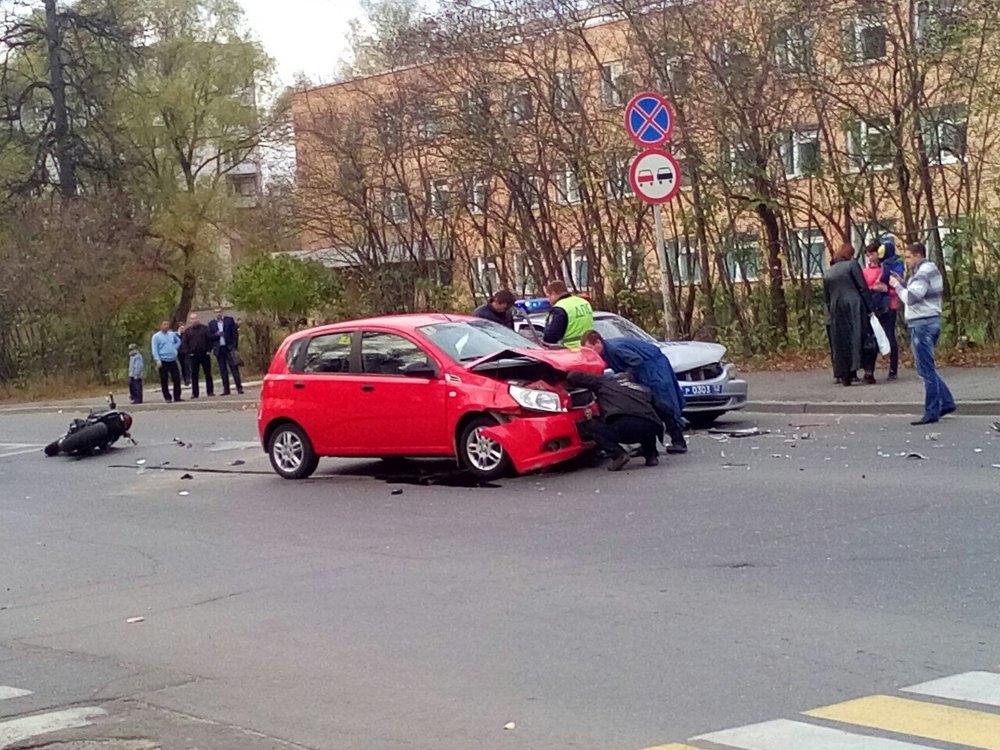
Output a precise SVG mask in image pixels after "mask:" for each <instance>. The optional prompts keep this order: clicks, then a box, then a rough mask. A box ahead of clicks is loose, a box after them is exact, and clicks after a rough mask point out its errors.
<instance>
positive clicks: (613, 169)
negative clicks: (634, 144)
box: [606, 156, 635, 200]
mask: <svg viewBox="0 0 1000 750" xmlns="http://www.w3.org/2000/svg"><path fill="white" fill-rule="evenodd" d="M631 162H632V159H631V158H630V157H621V156H615V157H612V158H611V159H609V160H608V165H607V170H608V179H607V185H606V190H607V196H608V198H609V199H611V200H623V199H625V198H633V197H635V190H633V189H632V180H631V179H629V167H630V166H631Z"/></svg>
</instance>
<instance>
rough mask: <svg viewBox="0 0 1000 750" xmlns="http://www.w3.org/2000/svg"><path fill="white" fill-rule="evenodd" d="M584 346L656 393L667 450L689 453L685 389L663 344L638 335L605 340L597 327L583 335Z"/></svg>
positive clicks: (657, 408) (658, 412)
mask: <svg viewBox="0 0 1000 750" xmlns="http://www.w3.org/2000/svg"><path fill="white" fill-rule="evenodd" d="M583 346H584V347H586V348H588V349H593V350H594V351H595V352H597V353H598V354H600V355H601V356H602V357H603V358H604V361H605V362H607V364H608V367H610V368H611V369H612V370H614V371H615V372H627V373H628V374H629V375H631V376H632V378H633V380H635V382H636V383H639V384H640V385H644V386H646V387H647V388H649V390H650V391H652V393H653V406H654V408H655V409H656V413H657V414H658V415H659V416H660V419H662V420H663V424H664V426H665V427H666V429H667V434H668V435H670V445H668V446H667V453H687V441H686V440H685V439H684V421H683V420H684V416H683V413H684V392H683V391H682V390H681V386H680V383H678V382H677V375H676V374H675V373H674V368H673V365H671V364H670V360H669V359H667V357H666V355H665V354H664V353H663V352H662V351H660V347H658V346H656V344H651V343H649V342H648V341H640V340H639V339H626V338H621V339H610V340H605V339H604V337H602V336H601V334H599V333H598V332H597V331H587V333H585V334H584V335H583Z"/></svg>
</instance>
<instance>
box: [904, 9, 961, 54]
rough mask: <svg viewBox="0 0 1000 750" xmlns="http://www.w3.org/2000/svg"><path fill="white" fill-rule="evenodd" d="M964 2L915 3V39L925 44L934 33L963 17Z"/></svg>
mask: <svg viewBox="0 0 1000 750" xmlns="http://www.w3.org/2000/svg"><path fill="white" fill-rule="evenodd" d="M962 10H963V8H962V0H915V2H914V3H913V38H914V39H916V40H917V43H918V44H919V43H924V42H926V41H927V39H928V38H933V36H934V33H935V32H937V31H940V30H941V29H942V28H947V27H948V26H949V25H950V24H953V23H955V20H956V19H957V18H959V17H960V16H961V13H962Z"/></svg>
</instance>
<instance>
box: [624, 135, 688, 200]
mask: <svg viewBox="0 0 1000 750" xmlns="http://www.w3.org/2000/svg"><path fill="white" fill-rule="evenodd" d="M628 177H629V182H630V183H631V184H632V190H634V191H635V194H636V195H637V196H639V198H641V199H642V200H644V201H646V203H654V204H655V203H667V202H668V201H670V200H673V199H674V197H675V196H676V195H677V193H678V191H679V190H680V189H681V172H680V165H679V164H678V163H677V160H676V159H675V158H674V157H673V155H672V154H670V153H668V152H666V151H664V150H662V149H659V148H651V149H649V150H648V151H643V152H642V153H641V154H639V155H638V156H637V157H635V159H633V160H632V166H631V167H629V174H628Z"/></svg>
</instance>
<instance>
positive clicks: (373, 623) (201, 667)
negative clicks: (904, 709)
mask: <svg viewBox="0 0 1000 750" xmlns="http://www.w3.org/2000/svg"><path fill="white" fill-rule="evenodd" d="M70 416H72V415H70V414H62V415H59V414H22V415H17V414H11V415H3V416H0V487H2V489H0V748H3V747H7V746H9V745H10V743H11V742H15V743H16V742H17V741H18V735H17V734H16V732H17V731H20V732H21V733H22V735H23V741H24V742H26V743H28V744H30V745H31V746H33V747H38V746H44V743H46V742H53V743H54V742H56V741H64V742H68V741H70V740H74V741H75V744H61V745H53V747H59V748H60V749H61V750H67V748H68V749H69V750H78V748H79V749H83V748H86V749H87V750H89V749H90V748H101V750H104V748H121V749H123V750H125V749H127V750H152V748H159V747H162V748H164V749H165V750H173V749H174V748H178V749H183V750H190V749H192V748H198V749H199V750H216V749H223V748H225V749H229V748H233V749H237V748H239V749H240V750H244V749H247V750H258V749H260V748H287V747H289V746H295V747H308V748H324V749H330V750H355V749H357V750H361V749H364V750H371V749H375V750H381V749H382V748H386V749H388V750H391V749H392V748H411V749H412V748H427V749H428V750H431V749H433V750H468V749H469V748H483V749H485V750H492V749H493V748H512V749H513V748H516V749H518V750H520V749H522V748H532V750H549V749H552V750H555V749H557V748H558V749H560V750H562V749H563V748H593V749H595V750H596V749H601V750H605V749H606V750H637V749H638V748H644V747H648V746H654V745H660V744H663V743H671V742H678V743H685V742H686V743H688V744H689V745H690V746H691V747H698V748H715V747H723V746H726V747H728V746H729V745H728V744H727V745H722V744H718V743H716V744H713V742H715V741H716V740H717V739H718V737H716V738H715V739H712V738H711V737H710V738H709V739H703V740H691V739H690V738H692V737H694V736H696V735H702V734H705V733H711V732H716V731H718V730H724V729H727V728H733V727H741V726H744V725H747V724H752V723H756V722H764V721H769V720H774V719H794V720H796V721H801V720H802V717H801V716H799V714H800V712H802V711H806V710H809V709H813V708H816V707H820V706H825V705H827V704H831V703H837V702H840V701H845V700H848V699H851V698H857V697H862V696H868V695H871V694H874V693H889V694H895V691H897V690H898V689H899V688H900V687H903V686H908V685H912V684H915V683H919V682H923V681H926V680H933V679H937V678H941V677H945V676H949V675H954V674H957V673H962V672H966V671H970V670H986V671H990V670H994V671H997V665H998V664H1000V629H998V626H1000V583H998V577H997V563H998V561H1000V543H998V541H997V540H998V538H1000V515H998V513H997V510H998V506H1000V492H998V486H1000V485H998V479H1000V469H998V468H996V467H995V466H994V464H998V465H1000V433H998V432H995V431H994V430H993V429H992V428H991V420H990V419H988V418H982V417H961V418H949V419H947V420H945V421H944V422H942V423H941V424H939V425H936V426H934V429H933V430H926V429H916V428H911V427H910V426H909V423H908V418H903V417H892V416H884V417H862V416H857V417H854V416H843V417H822V416H816V415H806V416H802V415H799V416H796V417H788V416H784V417H783V416H780V415H766V416H765V415H761V416H759V417H755V416H754V415H743V416H741V417H739V418H738V419H734V420H731V421H729V422H727V423H725V424H726V425H727V426H732V427H746V426H751V425H759V426H760V427H761V428H762V429H764V430H769V431H770V433H769V434H763V435H759V436H755V437H741V438H735V437H733V438H725V437H724V436H711V435H709V434H707V433H705V432H699V433H695V434H694V435H693V437H692V439H691V447H692V450H691V452H690V454H689V455H687V456H682V457H674V458H670V459H669V460H668V461H665V462H664V464H663V465H661V466H660V467H658V468H656V469H647V468H645V467H643V466H641V462H635V464H634V465H632V466H630V467H629V468H628V470H626V471H625V472H623V473H621V474H610V473H608V472H606V471H603V470H600V469H595V468H576V469H573V470H567V471H561V472H556V473H551V474H546V475H539V476H530V477H524V478H518V479H510V480H506V481H503V482H502V483H500V486H497V487H487V488H473V487H465V486H461V482H460V481H453V480H454V479H455V478H454V476H453V475H451V474H449V473H448V472H447V471H446V470H447V467H446V466H442V465H440V464H430V465H428V464H411V465H408V466H406V467H404V468H402V469H399V468H396V469H394V470H392V471H390V470H388V469H387V468H386V467H384V466H382V465H380V464H378V463H375V462H345V461H332V460H327V461H324V462H322V463H321V465H320V469H319V472H318V473H317V475H316V476H315V478H313V479H311V480H309V481H305V482H299V483H293V482H286V481H283V480H281V479H279V478H277V477H276V476H274V475H272V474H271V473H270V470H269V466H268V464H267V460H266V458H265V457H264V455H263V453H261V452H260V451H259V449H257V448H256V447H255V444H254V442H253V441H254V427H255V424H254V414H253V412H251V411H244V412H221V411H213V410H211V408H208V407H206V409H205V410H203V411H184V412H179V411H178V412H170V411H166V410H159V411H155V412H147V413H143V414H142V415H141V419H137V423H136V426H135V433H136V436H137V438H138V439H139V441H140V445H139V446H138V447H123V448H121V449H118V450H115V451H113V452H112V454H110V455H108V456H99V457H94V458H91V459H87V460H73V459H67V458H57V459H46V458H44V457H43V456H42V454H41V452H40V447H41V445H42V444H44V443H46V442H48V441H49V440H51V439H53V438H54V437H56V436H57V435H58V434H59V433H60V432H61V431H62V429H63V428H64V423H65V422H66V421H68V419H69V417H70ZM791 422H798V423H801V422H807V423H812V424H811V426H807V427H802V428H798V429H796V428H794V427H792V426H790V423H791ZM929 437H930V438H933V439H928V438H929ZM175 438H176V439H177V440H179V441H180V443H183V445H181V444H178V442H176V441H175ZM914 452H917V453H919V454H922V455H923V456H924V458H923V459H919V458H906V457H905V455H906V454H910V453H914ZM185 475H188V476H190V477H191V478H185ZM418 475H420V476H422V477H423V480H420V479H419V477H418ZM428 476H429V477H430V478H429V479H428ZM419 481H430V482H431V483H430V484H426V485H424V484H420V483H419ZM435 482H437V483H435ZM440 482H443V484H442V483H440ZM449 485H457V486H449ZM400 491H401V492H400ZM182 493H185V494H182ZM134 618H143V619H142V621H137V622H129V620H130V619H134ZM5 687H6V690H5ZM15 688H16V690H14V689H15ZM27 691H30V694H29V693H28V692H27ZM994 711H1000V709H994ZM53 712H60V713H59V717H61V718H60V719H59V721H64V722H65V724H62V725H60V724H58V723H57V725H56V728H58V727H59V726H72V725H73V724H74V723H75V724H79V725H80V726H77V727H74V728H70V729H66V730H63V731H59V732H56V733H51V734H44V735H40V734H38V733H37V730H38V727H39V726H41V725H42V723H43V722H44V721H46V719H40V718H38V717H46V716H51V715H52V714H53ZM995 718H996V719H997V720H998V721H1000V715H997V716H995ZM807 721H810V722H812V723H814V724H819V725H824V722H825V720H824V719H822V718H820V719H809V720H807ZM16 722H21V723H16ZM509 722H513V725H512V728H507V729H505V728H504V727H505V725H508V726H511V725H509V724H508V723H509ZM831 726H832V725H831ZM838 726H839V725H838ZM5 727H7V728H6V729H5ZM12 727H13V729H12ZM32 727H34V729H32ZM5 731H6V732H7V734H6V735H5V734H4V732H5ZM32 731H34V732H35V734H34V735H32V736H30V738H29V737H28V735H29V734H30V733H31V732H32ZM895 731H896V732H897V734H892V735H886V736H893V737H896V738H897V739H899V734H898V732H900V731H901V730H899V729H896V730H895ZM863 734H864V735H865V736H869V735H873V734H879V730H870V729H865V730H863ZM998 736H1000V735H998ZM84 740H86V742H84ZM111 740H115V741H113V742H111ZM733 743H734V744H733V746H739V747H751V746H752V744H744V745H740V744H738V743H739V740H733ZM924 744H927V745H928V746H937V745H934V742H931V741H921V746H923V745H924ZM13 746H16V745H13ZM684 746H687V745H684ZM764 746H765V745H760V747H764ZM979 746H981V747H990V748H992V747H994V745H992V744H982V745H979ZM678 747H680V746H678ZM767 747H782V748H783V747H784V746H781V745H774V744H773V743H772V744H771V745H767ZM788 747H789V749H790V750H791V747H792V745H788ZM799 747H807V746H806V745H801V744H800V745H799ZM809 747H810V750H813V748H818V747H820V745H818V744H813V745H812V746H809ZM852 747H854V746H853V745H852ZM858 747H859V748H860V750H867V746H866V745H865V746H858Z"/></svg>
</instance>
